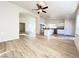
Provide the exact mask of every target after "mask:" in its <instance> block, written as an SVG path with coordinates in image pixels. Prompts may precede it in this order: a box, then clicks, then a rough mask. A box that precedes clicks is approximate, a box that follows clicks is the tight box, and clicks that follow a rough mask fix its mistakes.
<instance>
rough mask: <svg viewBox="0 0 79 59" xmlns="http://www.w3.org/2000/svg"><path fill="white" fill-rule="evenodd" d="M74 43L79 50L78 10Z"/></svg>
mask: <svg viewBox="0 0 79 59" xmlns="http://www.w3.org/2000/svg"><path fill="white" fill-rule="evenodd" d="M75 45H76V47H77V49H78V51H79V10H78V13H77V17H76V30H75Z"/></svg>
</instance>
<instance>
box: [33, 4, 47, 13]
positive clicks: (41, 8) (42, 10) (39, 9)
mask: <svg viewBox="0 0 79 59" xmlns="http://www.w3.org/2000/svg"><path fill="white" fill-rule="evenodd" d="M36 6H37V7H38V8H37V9H32V10H37V13H38V14H40V13H41V12H43V13H47V12H46V11H45V9H47V8H48V6H47V5H45V6H43V5H42V4H38V3H37V4H36Z"/></svg>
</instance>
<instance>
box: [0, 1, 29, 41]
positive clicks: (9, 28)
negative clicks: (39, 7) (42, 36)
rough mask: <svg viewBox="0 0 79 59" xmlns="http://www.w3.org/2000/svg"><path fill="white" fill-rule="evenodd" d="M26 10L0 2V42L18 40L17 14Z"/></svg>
mask: <svg viewBox="0 0 79 59" xmlns="http://www.w3.org/2000/svg"><path fill="white" fill-rule="evenodd" d="M20 12H26V13H29V12H28V11H27V10H25V9H23V8H21V7H18V6H17V5H14V4H12V3H9V2H0V42H3V41H8V40H14V39H18V38H19V13H20Z"/></svg>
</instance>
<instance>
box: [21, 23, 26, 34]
mask: <svg viewBox="0 0 79 59" xmlns="http://www.w3.org/2000/svg"><path fill="white" fill-rule="evenodd" d="M20 32H21V33H22V32H23V33H25V23H20Z"/></svg>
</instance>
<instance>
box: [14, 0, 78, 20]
mask: <svg viewBox="0 0 79 59" xmlns="http://www.w3.org/2000/svg"><path fill="white" fill-rule="evenodd" d="M46 2H47V5H48V9H47V13H46V14H45V13H42V16H43V17H44V18H51V19H54V18H57V17H65V16H66V15H68V14H71V13H73V12H74V11H75V10H76V8H77V5H78V2H77V1H46ZM12 3H14V4H17V5H19V6H21V7H23V8H25V9H28V10H29V11H32V12H35V11H33V10H32V9H35V8H37V6H36V4H37V3H38V1H13V2H12Z"/></svg>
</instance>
